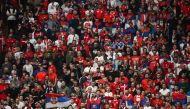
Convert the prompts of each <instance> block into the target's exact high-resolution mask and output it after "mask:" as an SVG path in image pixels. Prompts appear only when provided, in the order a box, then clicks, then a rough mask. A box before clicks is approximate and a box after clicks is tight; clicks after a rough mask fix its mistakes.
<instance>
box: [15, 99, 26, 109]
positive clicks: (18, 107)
mask: <svg viewBox="0 0 190 109" xmlns="http://www.w3.org/2000/svg"><path fill="white" fill-rule="evenodd" d="M24 106H25V104H24V103H23V102H21V101H20V102H19V104H16V107H17V109H22V108H23V107H24Z"/></svg>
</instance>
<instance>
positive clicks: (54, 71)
mask: <svg viewBox="0 0 190 109" xmlns="http://www.w3.org/2000/svg"><path fill="white" fill-rule="evenodd" d="M51 69H52V70H53V73H55V74H57V70H56V68H55V66H54V65H51V66H49V67H48V72H49V71H50V70H51Z"/></svg>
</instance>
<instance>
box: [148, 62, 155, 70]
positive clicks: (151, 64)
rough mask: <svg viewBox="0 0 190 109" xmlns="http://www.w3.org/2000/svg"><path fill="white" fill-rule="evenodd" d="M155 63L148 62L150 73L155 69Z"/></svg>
mask: <svg viewBox="0 0 190 109" xmlns="http://www.w3.org/2000/svg"><path fill="white" fill-rule="evenodd" d="M156 65H157V62H156V61H152V62H150V65H149V68H150V70H151V71H154V70H155V68H156Z"/></svg>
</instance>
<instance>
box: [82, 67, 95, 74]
mask: <svg viewBox="0 0 190 109" xmlns="http://www.w3.org/2000/svg"><path fill="white" fill-rule="evenodd" d="M93 70H94V69H93V68H92V67H88V66H87V67H85V68H84V72H85V73H90V72H91V71H93Z"/></svg>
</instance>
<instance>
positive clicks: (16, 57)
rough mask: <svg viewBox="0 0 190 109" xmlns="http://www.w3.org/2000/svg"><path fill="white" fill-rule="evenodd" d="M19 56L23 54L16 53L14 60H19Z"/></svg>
mask: <svg viewBox="0 0 190 109" xmlns="http://www.w3.org/2000/svg"><path fill="white" fill-rule="evenodd" d="M21 54H23V52H16V53H15V59H20V56H21Z"/></svg>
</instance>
